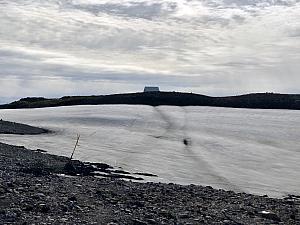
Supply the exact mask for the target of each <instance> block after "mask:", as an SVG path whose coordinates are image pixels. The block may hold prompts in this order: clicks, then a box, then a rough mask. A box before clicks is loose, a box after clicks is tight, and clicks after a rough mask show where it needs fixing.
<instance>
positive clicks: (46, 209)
mask: <svg viewBox="0 0 300 225" xmlns="http://www.w3.org/2000/svg"><path fill="white" fill-rule="evenodd" d="M39 209H40V212H42V213H48V212H49V211H50V207H49V206H48V205H46V204H40V205H39Z"/></svg>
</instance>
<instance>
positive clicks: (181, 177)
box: [0, 105, 300, 197]
mask: <svg viewBox="0 0 300 225" xmlns="http://www.w3.org/2000/svg"><path fill="white" fill-rule="evenodd" d="M0 117H1V118H2V119H3V120H11V121H15V122H22V123H27V124H30V125H36V126H41V127H45V128H49V129H52V130H54V131H56V133H54V134H46V135H39V136H27V135H25V136H16V135H0V141H1V142H5V143H10V144H15V145H24V146H25V147H28V148H32V149H36V148H40V149H45V150H48V151H49V152H50V153H54V154H58V155H66V156H69V155H70V154H71V152H72V149H73V147H74V144H75V141H76V135H77V134H80V135H81V139H80V141H79V147H78V149H77V150H76V152H75V158H77V159H80V160H84V161H93V162H106V163H109V164H111V165H113V166H117V167H122V168H123V169H125V170H129V171H132V172H148V173H153V174H157V175H158V176H159V178H157V179H155V180H154V181H159V182H174V183H180V184H191V183H193V184H201V185H211V186H213V187H215V188H224V189H227V190H234V191H239V192H248V193H255V194H268V195H269V196H273V197H281V196H284V195H286V194H299V193H300V179H299V178H300V163H299V162H300V148H299V139H300V111H293V110H260V109H231V108H214V107H173V106H172V107H171V106H160V107H150V106H137V105H135V106H129V105H101V106H73V107H60V108H44V109H22V110H0ZM184 138H188V139H189V140H190V141H191V144H190V145H189V146H186V145H184V144H183V140H184ZM149 179H150V178H149ZM151 180H153V178H151Z"/></svg>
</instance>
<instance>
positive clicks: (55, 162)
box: [0, 143, 300, 225]
mask: <svg viewBox="0 0 300 225" xmlns="http://www.w3.org/2000/svg"><path fill="white" fill-rule="evenodd" d="M69 163H70V160H69V159H68V158H66V157H60V156H54V155H50V154H46V153H41V152H39V151H31V150H28V149H25V148H24V147H17V146H10V145H6V144H2V143H0V224H111V225H112V224H136V225H138V224H141V225H143V224H228V225H229V224H300V202H299V198H298V197H297V196H288V197H286V198H284V199H272V198H268V197H267V196H254V195H250V194H245V193H234V192H232V191H224V190H216V189H213V188H211V187H202V186H195V185H189V186H181V185H177V184H161V183H137V182H132V181H124V180H120V179H117V178H98V177H95V176H91V174H88V173H87V174H83V173H82V174H79V176H78V175H77V176H70V175H62V174H68V171H69V169H67V168H68V166H67V167H66V164H69ZM71 164H72V165H73V166H74V167H78V165H82V163H78V162H77V163H76V162H75V161H74V164H73V163H71ZM69 172H70V171H69ZM71 172H72V171H71ZM85 175H86V176H85Z"/></svg>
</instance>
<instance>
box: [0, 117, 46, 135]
mask: <svg viewBox="0 0 300 225" xmlns="http://www.w3.org/2000/svg"><path fill="white" fill-rule="evenodd" d="M48 132H50V131H49V130H46V129H43V128H39V127H33V126H29V125H26V124H21V123H15V122H9V121H4V120H2V119H1V120H0V134H19V135H37V134H43V133H48Z"/></svg>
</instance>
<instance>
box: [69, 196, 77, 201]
mask: <svg viewBox="0 0 300 225" xmlns="http://www.w3.org/2000/svg"><path fill="white" fill-rule="evenodd" d="M68 200H69V201H71V202H77V198H76V197H75V196H72V197H70V198H68Z"/></svg>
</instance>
